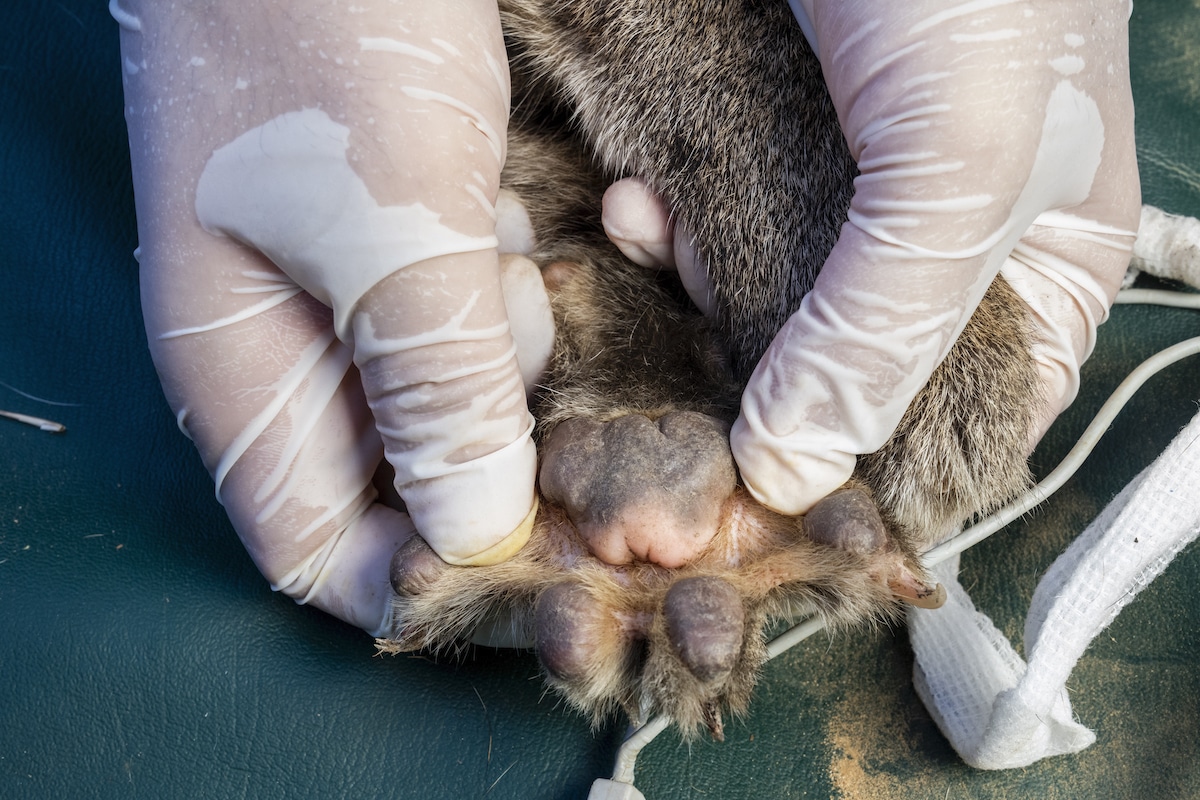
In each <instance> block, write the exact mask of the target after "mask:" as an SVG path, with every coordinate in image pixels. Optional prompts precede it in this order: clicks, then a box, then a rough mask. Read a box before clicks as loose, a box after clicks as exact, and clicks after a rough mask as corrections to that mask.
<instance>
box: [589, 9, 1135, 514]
mask: <svg viewBox="0 0 1200 800" xmlns="http://www.w3.org/2000/svg"><path fill="white" fill-rule="evenodd" d="M792 5H793V9H794V10H795V11H797V15H798V17H799V18H800V19H801V25H802V27H804V29H805V31H806V33H807V34H808V35H809V38H810V41H812V42H813V45H814V48H815V49H817V52H818V54H819V56H820V59H821V64H822V68H823V71H824V75H825V80H826V82H827V84H828V86H829V90H830V93H831V95H832V97H833V102H834V105H835V107H836V109H837V112H838V118H839V121H840V123H841V125H842V130H843V132H844V133H845V136H846V140H847V142H848V143H849V145H850V148H851V152H852V153H853V154H854V157H855V159H856V160H857V161H858V166H859V170H860V172H861V175H860V177H859V178H858V179H857V180H856V182H855V194H854V199H853V202H852V203H851V208H850V214H849V222H848V224H846V225H845V226H844V227H843V229H842V233H841V236H840V238H839V240H838V243H837V245H836V247H835V248H834V250H833V252H832V253H831V254H830V256H829V259H828V260H827V261H826V263H825V266H824V269H823V270H822V272H821V274H820V277H819V278H818V279H817V281H816V285H815V286H814V288H813V291H812V292H811V293H810V294H809V295H808V296H807V297H806V298H805V299H804V302H803V303H802V305H801V307H800V310H799V311H798V312H797V313H796V314H795V315H794V316H793V317H792V318H791V319H790V320H789V322H788V323H787V325H786V326H785V327H784V329H783V330H782V331H781V332H780V333H779V334H778V336H777V337H776V338H775V340H774V342H773V344H772V345H771V347H770V349H769V350H768V352H767V354H766V355H765V356H764V357H763V359H762V360H761V361H760V363H759V365H758V368H757V369H756V371H755V372H754V374H753V376H752V378H751V380H750V383H749V385H748V387H747V389H746V391H745V394H744V395H743V398H742V412H741V416H740V417H739V418H738V420H737V422H736V423H735V425H734V427H733V432H732V436H731V443H732V446H733V452H734V457H735V459H736V460H737V463H738V466H739V468H740V469H741V472H742V477H743V479H744V481H745V483H746V485H747V487H748V488H749V489H750V491H751V492H752V493H753V494H754V496H755V497H756V498H758V499H759V500H760V501H761V502H763V503H765V504H766V505H768V506H770V507H771V508H773V509H775V510H777V511H780V512H782V513H785V514H801V513H803V512H805V511H807V510H808V509H809V508H810V507H811V506H812V505H813V504H814V503H815V502H816V501H817V500H819V499H821V498H822V497H824V496H825V495H826V494H828V493H829V492H830V491H832V490H833V489H835V488H837V487H838V486H840V485H841V484H842V483H843V482H845V480H846V479H847V478H848V477H849V476H850V473H851V471H852V470H853V469H854V464H855V460H856V457H857V456H858V455H859V454H862V453H870V452H873V451H874V450H876V449H878V448H879V447H881V446H882V445H883V444H884V443H885V442H886V441H887V439H888V437H889V436H890V435H891V433H892V431H893V430H894V429H895V427H896V425H897V424H898V423H899V421H900V418H901V416H902V415H903V414H904V410H905V409H906V408H907V407H908V405H909V403H910V402H911V401H912V399H913V397H915V395H916V394H917V392H918V391H919V390H920V389H921V387H922V386H923V385H924V384H925V383H926V381H927V380H928V378H929V376H930V374H931V373H932V372H933V370H934V368H935V367H936V366H937V364H938V363H940V361H941V360H942V358H943V357H944V356H945V355H946V353H947V352H948V351H949V349H950V347H951V345H952V344H953V342H954V340H955V339H956V338H957V337H958V334H959V333H960V332H961V331H962V328H963V326H964V325H965V323H966V321H967V319H968V318H969V317H970V315H971V314H972V313H973V312H974V310H975V308H976V306H977V305H978V303H979V301H980V299H981V298H982V296H983V293H984V291H985V290H986V289H987V287H988V285H989V284H990V283H991V282H992V280H993V279H994V278H995V276H996V274H997V273H1000V272H1002V273H1003V274H1004V276H1005V277H1006V278H1007V279H1008V280H1009V282H1010V283H1011V284H1012V285H1013V287H1014V288H1015V289H1016V291H1017V292H1018V293H1019V294H1020V295H1021V297H1022V298H1023V299H1024V300H1025V302H1026V303H1027V304H1028V305H1029V306H1030V309H1031V310H1032V312H1033V318H1034V320H1035V322H1036V323H1037V325H1038V327H1039V329H1040V335H1041V341H1040V343H1039V344H1038V346H1037V349H1036V353H1035V356H1036V358H1037V361H1038V366H1039V370H1040V372H1041V375H1042V378H1043V382H1044V384H1045V398H1046V404H1045V415H1044V419H1043V420H1042V425H1041V427H1040V429H1039V430H1036V431H1031V432H1030V442H1031V446H1032V444H1033V443H1034V442H1036V441H1037V439H1038V438H1040V436H1041V434H1042V433H1043V432H1044V431H1045V428H1046V427H1048V426H1049V424H1050V422H1051V421H1053V419H1054V418H1055V417H1056V416H1057V415H1058V413H1059V412H1060V411H1061V410H1062V409H1063V408H1065V407H1066V406H1067V405H1069V404H1070V402H1071V401H1072V400H1073V399H1074V397H1075V394H1076V391H1077V386H1078V372H1079V366H1080V364H1081V363H1082V362H1083V361H1084V360H1085V359H1086V358H1087V356H1088V355H1089V354H1090V353H1091V351H1092V347H1093V345H1094V341H1095V329H1096V326H1097V325H1098V324H1100V323H1101V322H1103V321H1104V319H1106V317H1107V314H1108V308H1109V306H1110V305H1111V303H1112V300H1113V297H1114V296H1115V294H1116V291H1117V289H1118V288H1119V286H1120V282H1121V277H1122V276H1123V275H1124V272H1125V268H1126V266H1127V265H1128V263H1129V255H1130V247H1131V243H1132V240H1133V236H1134V234H1135V232H1136V229H1137V220H1138V210H1139V205H1140V193H1139V184H1138V173H1137V164H1136V161H1135V152H1134V139H1133V104H1132V99H1131V96H1130V86H1129V65H1128V53H1127V50H1128V42H1127V21H1128V15H1129V12H1130V6H1129V4H1128V2H1099V3H1080V2H1069V1H1068V0H1038V1H1037V2H1033V1H1032V0H1030V1H1029V2H1005V1H1004V0H995V1H989V2H976V3H960V2H949V1H948V0H914V1H913V2H905V3H884V4H881V3H866V2H856V1H855V0H836V2H834V1H829V2H827V1H826V0H793V2H792ZM637 191H638V185H637V184H636V183H626V184H622V185H621V188H618V187H616V186H615V187H614V188H613V190H610V198H608V199H609V200H610V201H611V202H608V203H606V209H605V212H606V219H607V220H608V222H609V229H610V235H612V236H613V238H614V239H615V240H617V241H618V243H619V244H620V243H622V242H624V244H623V248H624V249H626V251H627V252H633V253H634V254H635V255H637V250H636V248H634V247H633V246H632V245H631V242H635V243H636V242H646V243H648V245H647V246H644V247H642V248H641V250H642V251H643V252H645V253H648V254H649V256H648V258H647V260H653V261H658V262H660V263H670V262H671V261H672V260H674V261H686V259H687V256H686V254H684V255H683V256H681V254H680V253H678V252H673V248H672V247H671V245H673V244H674V243H676V242H678V241H679V240H680V237H679V236H678V234H677V232H675V231H671V230H670V228H669V226H667V225H665V223H664V225H662V226H656V225H655V220H656V219H657V217H656V216H655V215H654V214H650V215H649V216H643V217H642V218H640V221H637V217H636V214H635V210H636V205H637V204H636V202H635V201H634V200H632V199H631V197H633V196H635V195H636V194H637ZM660 213H661V212H660ZM662 216H663V218H664V219H665V214H664V215H662ZM655 245H658V249H655ZM682 271H683V272H684V273H686V274H691V275H696V274H700V275H702V274H703V270H702V268H701V269H697V267H696V265H695V264H691V265H685V266H684V267H683V268H682ZM703 294H704V290H703V289H702V288H701V289H700V290H696V291H693V297H697V296H703ZM701 307H703V305H702V306H701Z"/></svg>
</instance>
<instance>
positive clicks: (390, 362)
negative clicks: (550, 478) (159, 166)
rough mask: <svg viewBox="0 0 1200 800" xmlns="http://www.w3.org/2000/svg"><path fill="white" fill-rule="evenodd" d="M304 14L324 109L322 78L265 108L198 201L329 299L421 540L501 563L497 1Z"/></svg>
mask: <svg viewBox="0 0 1200 800" xmlns="http://www.w3.org/2000/svg"><path fill="white" fill-rule="evenodd" d="M317 5H319V4H314V6H317ZM305 13H306V14H309V16H302V15H300V14H296V15H294V16H295V17H296V18H299V19H301V20H302V22H303V23H304V29H303V30H302V31H300V33H301V34H303V35H311V36H313V37H314V39H313V43H312V44H311V46H313V47H315V46H317V44H319V45H320V49H321V52H322V53H323V54H324V57H325V58H326V59H327V60H328V61H329V62H331V64H330V65H329V66H328V67H327V69H328V70H330V71H331V72H332V73H333V74H335V75H337V76H338V79H339V80H341V78H342V76H343V74H344V77H345V81H344V83H345V88H346V91H343V84H342V83H337V86H338V89H337V92H334V93H333V94H337V95H339V97H340V99H336V100H334V99H330V104H332V105H335V106H338V107H339V111H340V113H338V114H337V115H336V117H335V115H334V114H332V113H330V111H327V110H326V107H327V104H326V103H324V102H313V100H314V99H315V100H317V101H324V100H326V95H325V92H328V91H329V90H328V87H327V86H326V85H325V84H318V85H317V86H316V88H314V89H313V90H312V91H314V92H316V97H315V98H314V97H310V96H307V95H305V94H304V93H303V92H301V96H300V97H299V98H297V100H296V101H295V102H294V103H293V104H292V105H290V107H289V106H288V105H286V104H283V103H281V104H280V106H281V107H282V108H284V109H287V110H285V111H283V113H279V114H277V115H275V116H274V117H272V118H270V119H268V120H267V121H265V122H263V123H262V124H260V125H257V126H255V127H251V128H249V130H247V131H246V132H244V133H242V134H241V135H239V136H237V137H235V138H233V139H232V141H229V142H228V143H226V144H224V145H223V146H221V147H218V148H217V149H216V151H215V152H214V153H213V155H212V157H211V158H209V159H208V161H207V162H206V164H205V166H204V168H203V172H202V174H201V175H200V179H199V182H198V184H197V187H196V205H195V208H196V213H197V215H198V216H199V218H200V221H201V223H202V224H203V225H204V226H205V228H206V229H207V230H209V231H211V232H214V233H218V234H221V235H226V236H229V237H232V238H235V239H237V240H239V241H241V242H244V243H247V244H249V245H251V246H253V247H254V248H256V249H258V250H260V251H261V252H263V253H265V254H266V255H267V256H268V257H270V258H271V260H272V261H273V262H274V263H276V264H277V265H279V266H280V267H281V268H282V269H283V270H284V272H286V273H287V275H288V276H289V277H291V278H292V279H293V280H294V281H296V283H298V284H299V285H300V286H301V287H302V288H303V289H304V290H306V291H307V292H309V293H310V294H312V295H313V296H314V297H316V298H317V299H319V300H321V301H322V302H323V303H326V304H327V305H329V306H330V307H331V308H332V309H333V318H334V328H335V330H336V332H337V335H338V338H339V339H341V340H342V341H343V342H347V343H350V344H352V345H353V348H354V358H355V362H356V364H357V365H358V367H359V369H360V370H361V372H362V376H363V381H364V385H365V387H366V390H367V392H366V394H367V401H368V402H369V403H370V406H371V410H372V412H373V413H374V415H375V419H376V423H377V427H378V429H379V432H380V434H381V435H382V437H383V440H384V446H385V452H386V454H387V458H388V460H389V461H390V462H391V464H392V466H393V467H394V468H395V470H396V486H397V489H398V491H399V492H400V494H401V496H402V497H403V498H404V500H405V502H406V504H407V506H408V509H409V512H410V513H411V514H412V516H413V519H414V522H415V523H416V525H417V527H418V529H419V530H420V531H421V532H422V534H423V535H424V536H425V537H426V539H427V540H428V541H429V543H430V544H431V546H433V547H434V549H435V550H437V551H438V553H439V554H440V555H441V556H442V557H444V558H446V559H447V560H448V561H451V562H454V563H475V562H477V561H480V560H482V561H493V560H498V559H502V558H504V557H506V556H507V555H509V554H511V552H512V551H513V550H514V548H516V547H519V546H520V545H521V544H523V541H524V538H523V537H525V536H527V535H528V528H529V524H530V523H531V508H532V502H533V478H534V471H535V454H534V447H533V443H532V441H531V438H530V435H531V432H532V417H531V416H530V415H529V413H528V410H527V408H526V405H525V396H524V392H523V390H522V382H521V378H520V374H519V371H518V366H517V362H516V357H515V350H514V347H513V342H512V337H511V335H510V331H509V326H508V321H507V317H506V312H505V306H504V302H503V299H502V296H501V283H500V271H499V262H498V258H497V254H496V246H497V239H496V235H495V222H496V212H495V203H496V197H497V192H498V183H499V171H500V166H501V164H502V162H503V158H504V133H505V125H506V120H507V108H508V89H509V87H508V76H507V70H506V69H505V67H504V50H503V43H502V40H501V38H500V33H499V21H498V15H497V12H496V8H495V6H494V4H490V3H488V2H484V1H483V0H460V2H455V3H445V4H437V5H435V6H428V5H427V4H421V3H415V2H409V3H403V4H399V5H398V6H397V5H396V4H387V3H376V4H372V5H370V6H368V7H367V8H366V9H365V10H363V11H362V13H358V14H351V15H349V16H339V17H338V19H337V20H336V23H337V24H336V25H333V24H330V23H331V20H325V19H323V15H326V14H329V13H333V12H331V11H328V10H327V9H322V8H318V7H314V8H311V9H310V8H308V7H307V6H306V7H305ZM317 75H318V76H319V75H321V72H320V71H318V72H317ZM246 80H248V81H250V82H254V77H251V78H247V79H246ZM343 95H344V96H343ZM330 110H332V109H330ZM468 498H469V500H468ZM501 542H504V544H500V543H501Z"/></svg>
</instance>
